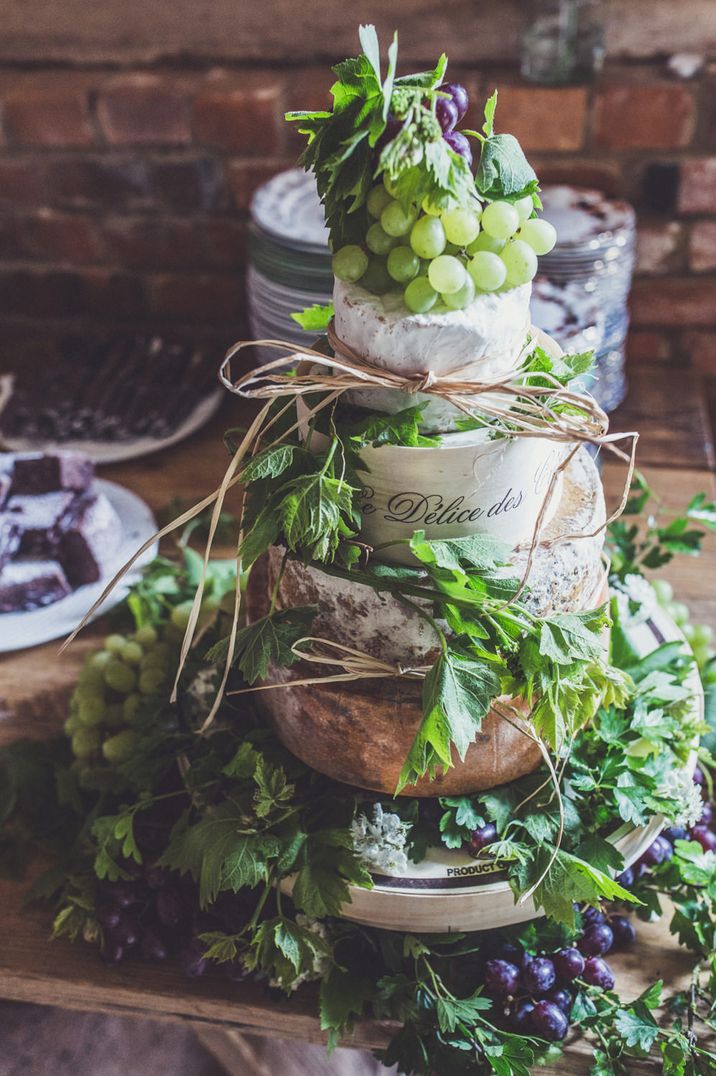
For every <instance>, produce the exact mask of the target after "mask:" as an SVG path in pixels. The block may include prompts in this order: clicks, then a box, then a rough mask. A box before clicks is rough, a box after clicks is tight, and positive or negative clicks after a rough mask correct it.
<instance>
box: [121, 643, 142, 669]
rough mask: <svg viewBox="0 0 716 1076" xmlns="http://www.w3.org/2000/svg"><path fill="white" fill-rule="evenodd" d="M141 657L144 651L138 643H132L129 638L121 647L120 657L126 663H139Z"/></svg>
mask: <svg viewBox="0 0 716 1076" xmlns="http://www.w3.org/2000/svg"><path fill="white" fill-rule="evenodd" d="M143 657H144V651H143V650H142V648H141V646H140V645H139V643H134V642H132V641H131V640H130V642H128V643H126V644H125V645H124V646H123V647H122V654H121V658H122V661H126V663H127V665H139V663H140V661H141V660H142V658H143Z"/></svg>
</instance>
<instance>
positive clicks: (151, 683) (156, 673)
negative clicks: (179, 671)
mask: <svg viewBox="0 0 716 1076" xmlns="http://www.w3.org/2000/svg"><path fill="white" fill-rule="evenodd" d="M165 680H166V673H165V672H164V671H163V670H162V669H144V670H143V671H142V672H141V673H140V674H139V685H138V686H139V690H140V691H141V693H142V695H153V694H154V693H155V691H158V690H159V688H160V687H161V686H162V684H163V683H164V681H165Z"/></svg>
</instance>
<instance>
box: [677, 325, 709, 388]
mask: <svg viewBox="0 0 716 1076" xmlns="http://www.w3.org/2000/svg"><path fill="white" fill-rule="evenodd" d="M682 343H683V347H684V351H685V352H686V354H687V355H688V356H689V361H690V363H691V365H692V366H693V367H694V369H695V370H697V371H698V372H699V373H700V374H708V375H711V376H712V377H713V376H714V374H716V332H710V333H709V332H688V333H684V334H683V337H682Z"/></svg>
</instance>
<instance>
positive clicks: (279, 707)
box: [245, 28, 608, 796]
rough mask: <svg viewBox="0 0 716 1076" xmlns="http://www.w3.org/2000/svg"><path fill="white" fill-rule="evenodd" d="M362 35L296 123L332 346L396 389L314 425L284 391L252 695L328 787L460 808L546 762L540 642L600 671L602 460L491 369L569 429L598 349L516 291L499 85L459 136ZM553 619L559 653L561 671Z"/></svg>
mask: <svg viewBox="0 0 716 1076" xmlns="http://www.w3.org/2000/svg"><path fill="white" fill-rule="evenodd" d="M370 30H371V28H363V32H362V34H363V36H362V41H363V44H364V54H363V55H362V56H361V57H359V59H358V60H355V61H347V62H346V64H339V65H338V66H337V68H336V69H335V70H336V74H337V76H338V80H339V81H338V83H337V84H336V85H335V86H334V87H333V93H334V108H333V111H332V112H322V113H294V114H289V117H288V118H289V119H291V120H293V121H297V122H298V123H299V127H300V129H301V130H302V132H303V133H305V134H306V135H307V137H308V148H307V150H306V152H305V154H304V158H303V160H304V164H305V165H306V167H307V168H310V169H311V170H312V171H313V172H314V173H315V175H316V179H317V183H318V189H319V192H320V194H321V196H322V199H323V202H324V205H325V209H326V219H327V223H328V226H329V228H330V232H331V242H332V246H333V250H334V255H333V268H334V274H335V278H336V280H335V289H334V296H333V308H332V309H331V310H327V311H326V312H325V317H326V326H327V329H328V344H329V345H330V347H331V348H332V352H330V353H331V354H334V355H335V356H336V358H337V359H339V360H340V359H348V360H349V361H351V362H359V363H361V362H362V363H365V364H367V366H368V368H369V369H371V370H376V371H378V372H380V371H382V370H384V371H389V372H391V373H392V374H395V375H397V376H398V377H399V378H401V379H404V385H401V386H398V387H387V388H386V387H384V386H377V387H376V386H369V387H366V388H350V389H349V390H348V391H346V392H345V393H343V394H342V395H341V397H340V399H339V400H338V401H337V402H335V401H333V400H332V401H331V403H330V406H328V407H326V408H325V409H324V410H320V409H319V410H318V412H317V410H316V408H315V400H314V398H311V399H310V400H309V401H308V402H306V401H304V400H302V398H301V397H300V396H299V397H297V401H296V413H297V416H298V422H297V428H298V431H297V433H296V434H294V435H293V436H294V440H293V441H292V442H291V443H292V445H293V447H292V449H291V461H290V462H287V460H288V457H287V456H286V454H285V453H284V455H283V456H282V457H281V460H280V462H279V461H278V456H277V455H276V451H275V450H274V449H263V450H262V452H259V453H258V454H257V455H256V456H255V458H254V459H253V460H252V463H251V464H249V468H248V469H247V472H246V478H247V481H248V500H247V504H248V508H247V516H248V519H247V522H246V524H245V531H246V533H247V545H248V547H249V550H250V551H249V555H248V557H247V558H246V559H248V560H253V561H254V562H255V563H254V567H253V569H252V572H251V576H250V581H249V586H248V593H247V600H246V609H247V616H248V620H249V624H253V625H257V624H259V623H261V624H263V623H270V622H271V623H272V624H273V630H274V631H275V632H276V633H277V636H278V633H279V630H281V631H284V632H288V631H289V626H290V625H291V624H293V625H294V627H295V631H294V644H293V648H292V649H291V648H289V646H288V645H287V644H286V645H284V646H283V647H282V646H280V645H277V646H276V647H275V648H274V651H273V652H272V654H271V660H270V661H269V662H267V665H266V668H265V669H264V670H262V674H263V675H262V679H263V680H264V683H263V684H262V685H261V686H263V687H264V688H265V690H262V691H260V692H258V693H257V695H256V702H257V705H258V706H259V707H260V709H261V710H262V712H263V713H264V714H265V715H266V716H267V718H268V719H269V721H270V722H271V724H272V725H273V727H274V728H275V730H276V732H277V734H278V736H279V737H280V739H281V740H282V741H283V743H284V744H285V745H286V746H287V747H288V748H289V749H290V750H291V751H292V752H293V753H294V754H295V755H297V756H298V757H299V758H301V759H302V760H303V761H304V762H306V763H307V764H308V765H309V766H312V767H313V768H314V769H317V770H319V771H321V772H323V773H325V774H327V775H329V776H331V777H334V778H336V779H337V780H340V781H344V782H347V783H349V784H353V785H355V786H358V787H362V788H366V789H372V790H375V791H378V792H382V793H393V792H394V791H396V790H399V791H401V792H403V793H404V794H409V795H420V796H438V795H445V794H461V793H467V792H472V791H476V790H478V789H484V788H489V787H492V786H494V785H497V784H500V783H503V782H505V781H509V780H512V779H515V778H517V777H520V776H522V775H524V774H525V773H528V772H530V771H531V770H533V769H535V768H536V767H537V766H538V765H539V763H540V761H541V759H542V758H543V755H544V750H545V743H544V740H545V739H546V740H547V741H548V746H549V747H553V748H554V749H555V750H559V739H560V734H559V733H555V735H554V737H553V740H554V742H549V741H550V737H551V733H549V732H546V733H545V734H544V736H543V735H542V733H541V731H540V730H542V729H543V728H547V727H548V726H549V728H550V729H554V728H555V727H556V726H557V725H559V721H567V722H568V721H569V718H568V717H567V716H565V714H564V713H562V714H561V715H560V717H559V720H557V721H556V722H555V724H554V725H553V724H551V723H550V722H551V721H552V718H554V717H555V714H554V713H553V711H554V710H555V709H559V707H560V706H561V703H557V701H556V696H557V695H558V694H559V692H558V690H557V689H556V688H555V697H554V698H552V689H551V686H550V684H549V683H548V682H547V681H546V680H545V679H544V678H542V680H539V677H540V675H542V674H541V673H539V674H538V673H537V672H536V671H535V669H534V667H533V666H530V660H531V659H530V657H529V651H530V645H531V644H530V642H529V640H530V639H531V640H535V646H537V648H538V651H539V654H540V655H541V654H542V653H543V652H544V655H545V656H544V661H545V663H546V664H548V663H549V662H550V661H552V662H556V663H557V664H553V665H551V666H549V667H550V668H552V669H553V670H557V671H556V672H555V683H556V681H557V679H558V676H557V673H558V665H559V662H560V661H562V660H564V661H565V662H566V663H567V664H569V662H573V664H572V665H571V666H570V668H577V667H578V666H579V663H580V662H584V665H585V670H586V668H587V666H589V670H590V671H589V672H588V673H587V672H585V676H586V679H585V684H586V683H587V682H589V684H590V685H591V684H592V682H593V681H594V682H597V681H599V682H600V683H602V682H604V683H606V682H607V680H608V674H607V673H605V672H604V668H605V663H604V661H603V659H602V657H601V655H602V653H603V650H604V622H605V618H604V617H603V616H602V615H601V614H599V613H593V612H592V611H594V610H595V609H598V608H599V607H600V606H602V605H603V603H604V602H605V599H606V582H605V572H604V569H603V567H602V564H601V555H602V531H603V527H604V522H605V509H604V500H603V495H602V488H601V483H600V480H599V476H598V473H597V470H596V468H595V466H594V463H593V462H592V459H591V457H590V455H589V454H588V452H587V450H586V449H585V448H583V447H582V448H578V444H577V442H576V441H575V442H574V443H573V444H569V443H565V441H564V439H563V438H562V439H560V438H557V437H554V436H550V435H549V433H550V431H549V430H548V431H547V433H545V434H544V435H540V433H539V431H537V432H535V431H534V430H530V429H529V428H528V429H527V430H525V427H524V423H523V422H522V419H521V417H520V415H519V414H518V412H517V411H515V410H514V409H510V404H511V401H513V400H514V399H515V397H514V395H508V394H507V393H506V392H505V391H504V381H505V379H508V380H510V381H511V382H512V384H513V385H514V384H518V385H524V386H533V385H542V386H544V385H545V384H546V385H549V386H552V387H553V389H554V392H555V395H554V397H552V396H549V397H548V398H547V400H546V403H545V404H544V410H543V414H547V415H549V414H552V415H554V414H558V413H559V412H560V410H564V409H565V408H567V407H568V406H569V405H568V403H566V402H565V400H564V398H563V397H561V396H560V395H559V393H560V390H563V389H564V388H565V387H567V386H569V384H570V382H571V381H572V380H573V379H574V378H575V377H576V376H578V375H579V374H580V373H581V372H582V371H583V370H584V369H585V367H586V366H587V365H588V364H589V357H588V356H584V355H580V356H564V355H562V353H561V351H560V349H559V348H558V347H557V346H556V345H555V344H554V342H553V341H551V340H550V339H549V338H546V337H544V335H543V334H538V333H537V332H536V330H533V329H532V328H531V325H530V312H529V304H530V293H531V281H532V279H533V277H534V275H535V273H536V271H537V260H538V255H541V254H546V253H548V251H549V250H550V249H551V248H552V246H553V245H554V242H555V238H556V235H555V231H554V228H553V227H552V226H551V225H550V224H549V223H548V222H547V221H545V220H543V219H542V218H541V217H540V216H539V209H540V201H539V195H538V190H539V188H538V181H537V177H536V176H535V174H534V172H533V170H532V168H531V167H530V165H529V164H528V162H527V161H526V159H525V157H524V154H523V153H522V150H521V149H520V147H519V144H518V143H517V141H516V140H515V139H514V138H513V137H512V136H511V135H509V134H503V133H496V131H495V126H494V123H495V104H496V96H497V95H496V94H495V95H493V97H492V98H491V99H490V100H489V101H488V103H487V105H486V108H485V119H484V124H483V126H482V131H481V133H479V134H475V132H471V137H472V143H471V141H470V140H469V138H468V137H467V136H466V135H465V134H463V133H462V132H460V131H459V130H457V126H458V125H459V124H460V122H461V121H462V120H463V117H464V116H465V113H466V111H467V109H468V104H469V102H468V100H467V94H466V92H465V90H464V89H463V87H462V86H459V85H457V84H454V83H449V82H446V81H445V62H446V61H445V59H444V57H443V58H441V60H440V61H439V63H438V65H437V67H436V69H435V70H434V71H432V72H425V73H423V74H421V75H416V76H408V77H407V78H404V79H401V78H399V77H397V78H396V77H395V74H394V71H392V70H391V71H390V72H388V74H387V76H385V79H384V80H383V75H382V74H381V72H380V70H379V69H378V68H377V67H376V66H375V60H374V59H373V58H369V57H375V55H376V52H375V51H374V50H373V47H372V45H371V44H370V40H372V39H370ZM366 34H368V35H369V37H368V39H366V36H365V35H366ZM367 41H368V44H366V42H367ZM375 47H376V49H377V43H376V46H375ZM371 86H372V87H373V90H371V88H370V87H371ZM376 87H380V93H381V94H382V95H383V98H382V104H381V106H380V109H379V110H378V111H377V112H376V111H375V102H374V100H373V98H372V97H371V93H372V92H374V91H375V92H378V91H377V90H376ZM370 102H373V105H372V106H371V104H370ZM361 103H362V107H361ZM371 108H373V111H371ZM339 144H340V145H342V146H343V147H344V149H343V153H339V152H338V151H337V148H336V147H337V146H338V145H339ZM473 146H474V147H475V148H476V151H477V152H479V158H478V159H477V160H476V161H474V160H473ZM329 318H330V319H331V320H330V324H329V323H328V319H329ZM328 344H323V345H321V346H322V347H324V348H325V347H327V346H328ZM301 369H307V370H310V369H311V367H310V357H307V358H306V359H305V361H304V366H303V367H301ZM435 378H452V379H456V380H459V381H461V382H465V381H467V382H470V383H474V384H475V386H476V387H477V389H479V391H476V392H474V393H471V394H468V401H467V403H465V401H464V400H463V401H462V404H461V405H460V406H458V405H456V403H455V402H454V401H451V400H449V399H445V398H444V396H441V395H436V394H435V393H434V392H431V391H430V383H431V382H432V381H434V379H435ZM545 379H546V380H545ZM421 390H422V391H421ZM282 406H283V405H282ZM496 408H497V410H498V412H499V414H498V415H496V411H495V409H496ZM272 452H273V455H271V453H272ZM312 461H313V462H312ZM292 468H293V470H292ZM316 468H317V471H316ZM316 475H317V477H316ZM317 489H318V491H319V492H318V495H316V490H317ZM309 498H313V499H312V500H311V507H310V510H309V509H308V508H307V507H306V504H307V502H308V500H309ZM322 528H324V529H325V533H324V530H323V529H322ZM267 534H268V535H269V540H268V544H269V545H270V548H268V550H267V551H266V550H265V547H266V544H267V539H266V535H267ZM259 554H262V555H260V556H259ZM550 618H551V619H550ZM279 624H280V625H281V628H280V629H279V627H278V626H279ZM545 624H553V625H558V627H557V628H555V631H556V632H557V633H558V634H560V633H561V636H560V637H561V638H563V639H566V638H567V637H569V638H570V640H571V642H570V643H568V644H565V645H566V646H567V649H568V650H569V647H570V646H572V649H571V650H569V654H568V656H567V657H566V658H564V659H562V658H555V656H554V653H552V652H551V651H550V645H549V644H548V643H546V642H543V640H544V637H545V631H546V630H547V629H546V628H545ZM520 625H521V627H520ZM560 625H561V627H560ZM568 625H571V626H572V627H574V629H575V633H576V635H579V634H580V633H582V636H583V637H582V643H580V644H579V645H577V644H576V643H575V642H574V639H575V634H572V627H568ZM577 626H578V627H577ZM562 628H564V630H562ZM540 633H541V635H540ZM299 637H300V638H299ZM287 638H288V636H286V638H285V639H284V641H285V642H286V639H287ZM289 641H290V640H289ZM580 647H581V649H580ZM320 659H324V660H323V661H321V660H320ZM540 660H541V659H540ZM327 661H332V662H333V664H332V665H330V666H329V667H328V668H327V667H326V662H327ZM355 661H357V662H358V666H356V665H355V664H351V662H355ZM346 662H348V664H346ZM366 662H367V665H366ZM595 669H596V670H601V671H598V672H595ZM334 675H337V676H338V677H339V679H338V680H334V679H327V680H326V679H324V678H325V677H330V676H334ZM340 677H343V678H342V679H340ZM600 677H602V680H600ZM451 678H452V686H451ZM590 678H591V679H590ZM254 679H255V677H254ZM249 680H250V681H251V677H249ZM538 680H539V683H540V685H541V686H537V681H538ZM589 690H591V687H590V688H589ZM598 695H599V692H598V691H597V693H596V694H595V700H597V696H598ZM602 697H603V696H601V695H599V699H601V698H602ZM485 700H487V701H485ZM596 704H597V702H596V701H595V707H596ZM550 707H552V710H551V711H550V713H551V718H550V721H548V722H546V723H543V712H544V711H545V710H549V709H550ZM540 714H542V716H540ZM463 720H464V722H465V723H466V725H465V727H459V726H461V725H462V722H463ZM535 730H537V732H539V735H538V734H537V732H536V731H535ZM446 745H447V746H446ZM406 759H410V760H411V761H410V762H409V764H408V763H406Z"/></svg>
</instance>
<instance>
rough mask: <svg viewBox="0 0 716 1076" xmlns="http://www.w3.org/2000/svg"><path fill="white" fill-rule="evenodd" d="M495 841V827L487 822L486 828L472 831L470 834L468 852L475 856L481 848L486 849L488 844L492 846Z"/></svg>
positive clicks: (492, 823) (482, 827)
mask: <svg viewBox="0 0 716 1076" xmlns="http://www.w3.org/2000/svg"><path fill="white" fill-rule="evenodd" d="M496 840H497V826H496V825H495V824H494V822H488V823H487V825H486V826H481V827H480V829H474V830H473V831H472V833H471V834H470V852H471V853H472V854H474V855H477V854H478V853H479V852H481V851H482V849H483V848H487V846H488V844H492V843H493V841H496Z"/></svg>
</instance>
